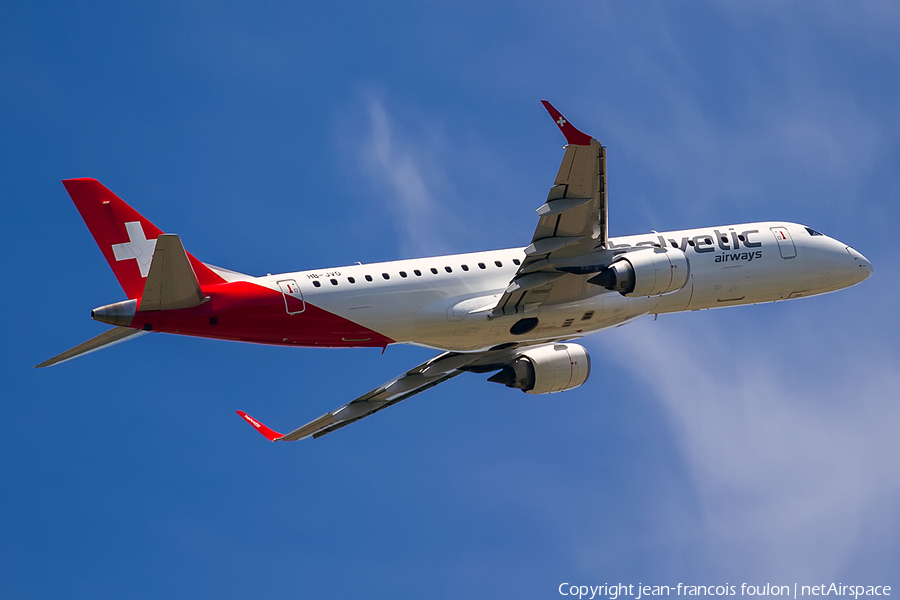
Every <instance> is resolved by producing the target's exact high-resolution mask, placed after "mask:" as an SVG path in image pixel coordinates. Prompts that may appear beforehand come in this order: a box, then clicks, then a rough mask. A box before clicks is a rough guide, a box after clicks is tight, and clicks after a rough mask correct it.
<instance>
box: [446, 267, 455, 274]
mask: <svg viewBox="0 0 900 600" xmlns="http://www.w3.org/2000/svg"><path fill="white" fill-rule="evenodd" d="M444 270H445V271H447V272H448V273H452V272H453V269H451V268H450V267H444Z"/></svg>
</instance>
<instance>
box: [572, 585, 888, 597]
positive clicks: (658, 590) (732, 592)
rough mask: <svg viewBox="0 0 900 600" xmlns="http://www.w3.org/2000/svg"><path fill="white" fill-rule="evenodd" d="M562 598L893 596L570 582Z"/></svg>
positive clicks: (810, 588)
mask: <svg viewBox="0 0 900 600" xmlns="http://www.w3.org/2000/svg"><path fill="white" fill-rule="evenodd" d="M559 593H560V595H561V596H574V597H576V598H578V599H579V600H583V599H584V598H587V599H588V600H594V599H595V598H596V599H600V598H604V599H608V600H616V598H624V597H626V596H628V597H629V598H634V600H641V599H642V598H644V597H645V596H646V597H647V598H646V600H650V598H649V597H651V596H784V597H786V598H793V599H794V600H796V599H797V598H799V597H801V596H845V597H849V596H852V597H853V598H854V600H858V599H859V597H860V596H890V595H891V586H889V585H844V584H841V583H831V584H827V583H822V584H819V585H798V584H796V583H795V584H793V585H773V584H771V583H767V584H765V585H751V584H747V583H742V584H741V585H740V587H738V586H737V584H735V585H729V584H728V583H726V584H725V585H685V584H683V583H679V584H678V585H642V584H640V583H639V584H637V585H634V584H627V585H626V584H624V583H619V584H613V585H609V584H605V583H604V584H603V585H576V584H570V583H568V582H566V583H561V584H559Z"/></svg>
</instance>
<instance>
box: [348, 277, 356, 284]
mask: <svg viewBox="0 0 900 600" xmlns="http://www.w3.org/2000/svg"><path fill="white" fill-rule="evenodd" d="M347 281H349V282H350V283H356V280H355V279H353V278H352V277H348V278H347Z"/></svg>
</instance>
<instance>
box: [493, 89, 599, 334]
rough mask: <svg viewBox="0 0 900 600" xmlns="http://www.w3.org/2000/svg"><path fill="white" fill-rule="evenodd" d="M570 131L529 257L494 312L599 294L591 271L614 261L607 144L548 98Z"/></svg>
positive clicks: (562, 128) (555, 115)
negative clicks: (591, 280)
mask: <svg viewBox="0 0 900 600" xmlns="http://www.w3.org/2000/svg"><path fill="white" fill-rule="evenodd" d="M542 102H543V104H544V108H546V109H547V112H549V113H550V116H551V117H553V120H554V121H555V122H556V124H557V126H558V127H559V129H560V131H562V133H563V135H565V137H566V142H568V143H567V145H566V152H565V155H564V156H563V160H562V164H561V165H560V167H559V173H558V174H557V175H556V181H554V183H553V187H551V188H550V193H549V194H548V195H547V202H546V203H545V204H544V205H542V206H541V207H540V208H538V209H537V213H538V215H539V219H538V224H537V228H536V229H535V231H534V236H533V237H532V239H531V245H529V246H528V247H527V248H526V249H525V255H526V257H525V260H524V261H523V262H522V264H521V266H520V267H519V270H518V272H516V275H515V277H513V280H512V281H511V282H510V285H509V287H508V288H507V289H506V292H505V293H504V294H503V296H502V297H501V298H500V301H499V302H498V303H497V306H496V307H495V308H494V310H493V313H492V314H493V316H494V317H500V316H503V315H514V314H522V313H525V312H527V311H528V310H529V309H531V308H534V307H537V306H540V305H541V304H561V303H564V302H571V301H574V300H578V299H581V298H585V297H589V296H592V295H595V294H597V293H598V292H599V291H600V290H599V289H598V288H597V287H596V286H593V285H590V284H588V283H587V281H586V280H587V278H586V277H575V276H571V275H572V274H575V275H584V274H588V273H595V272H596V271H599V270H600V269H601V268H602V267H603V266H606V265H608V264H609V257H610V252H608V251H607V250H606V246H607V229H608V227H607V218H606V214H607V213H606V148H605V147H604V146H602V145H601V144H600V142H598V141H597V140H595V139H594V138H592V137H591V136H589V135H587V134H585V133H582V132H581V131H579V130H578V129H576V128H575V127H574V126H573V125H572V124H571V123H569V122H568V121H567V120H566V118H565V117H563V116H562V115H561V114H560V113H559V111H558V110H556V109H555V108H554V107H553V105H551V104H550V103H549V102H547V101H546V100H543V101H542Z"/></svg>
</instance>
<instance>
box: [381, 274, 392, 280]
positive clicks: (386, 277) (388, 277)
mask: <svg viewBox="0 0 900 600" xmlns="http://www.w3.org/2000/svg"><path fill="white" fill-rule="evenodd" d="M381 276H382V277H384V278H385V279H390V278H391V276H390V275H388V274H387V273H382V274H381Z"/></svg>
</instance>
